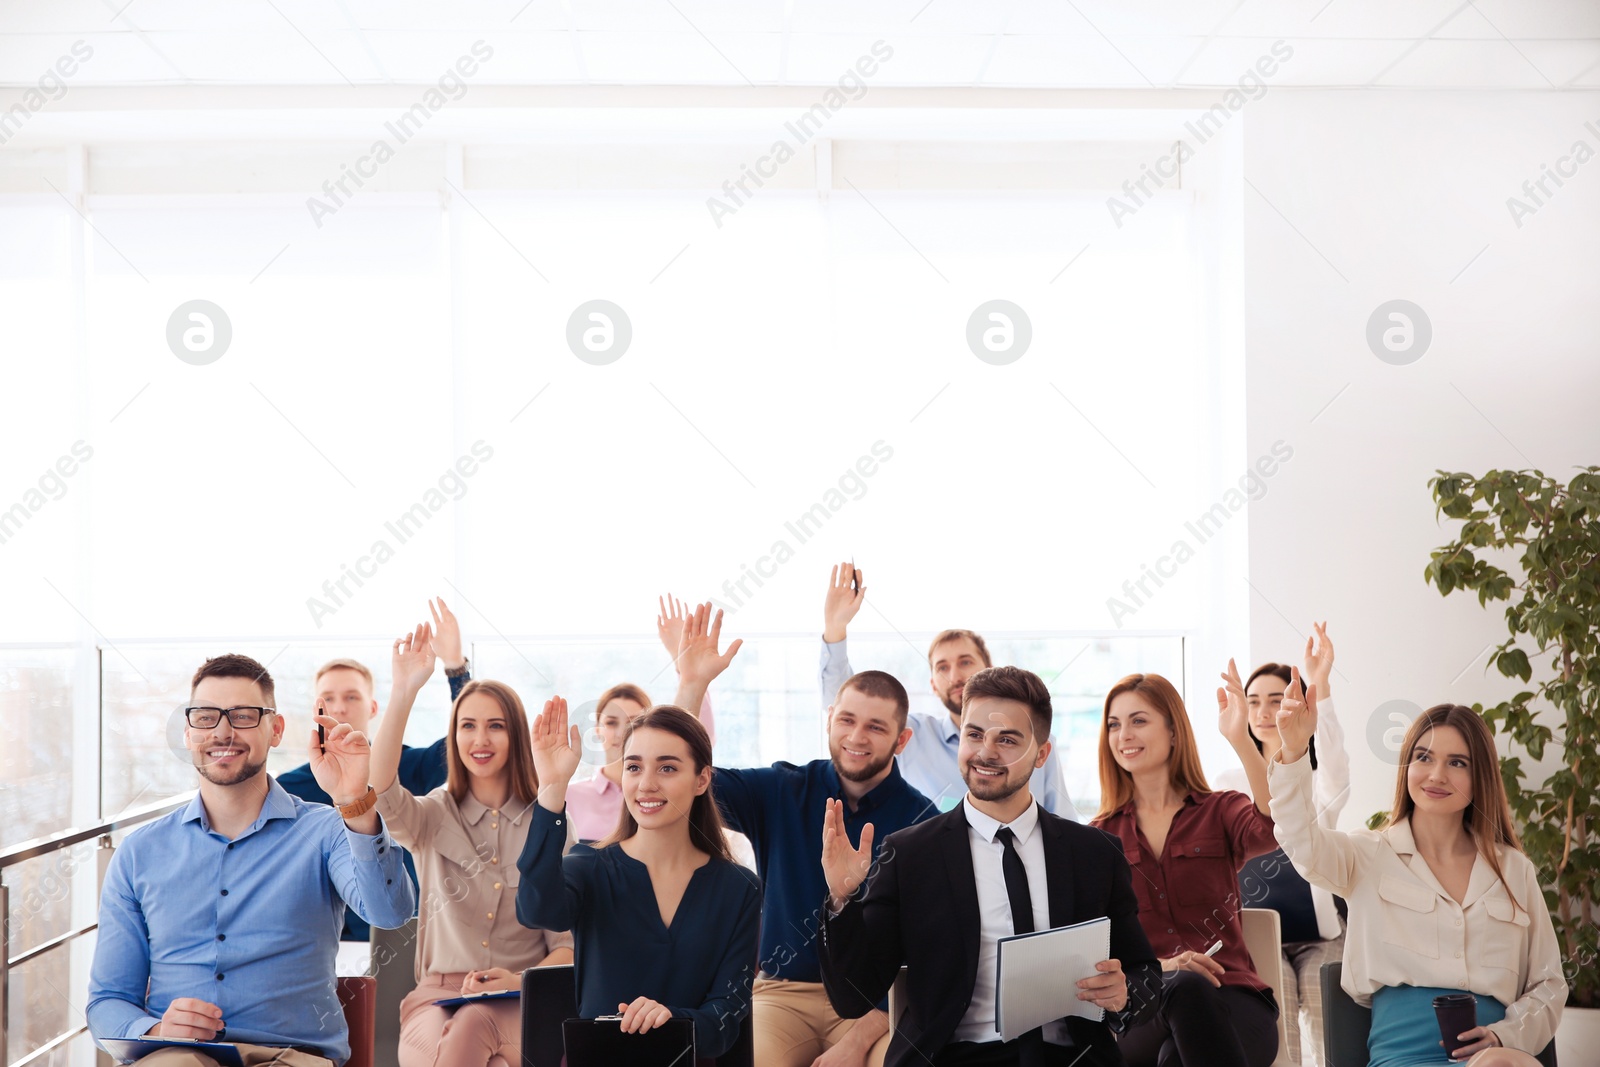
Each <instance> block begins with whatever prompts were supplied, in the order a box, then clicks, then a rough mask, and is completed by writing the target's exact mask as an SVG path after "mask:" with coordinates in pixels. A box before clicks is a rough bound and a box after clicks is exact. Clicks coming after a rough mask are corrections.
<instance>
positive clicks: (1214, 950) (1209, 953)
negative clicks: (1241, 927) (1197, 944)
mask: <svg viewBox="0 0 1600 1067" xmlns="http://www.w3.org/2000/svg"><path fill="white" fill-rule="evenodd" d="M1220 948H1222V939H1221V938H1218V939H1217V943H1216V944H1215V945H1212V946H1211V947H1210V948H1208V949H1206V955H1207V956H1215V955H1216V954H1217V950H1218V949H1220Z"/></svg>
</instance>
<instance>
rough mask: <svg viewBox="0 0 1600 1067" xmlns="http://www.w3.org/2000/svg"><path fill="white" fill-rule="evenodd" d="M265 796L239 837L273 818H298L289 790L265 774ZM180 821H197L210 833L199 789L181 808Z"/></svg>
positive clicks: (209, 821)
mask: <svg viewBox="0 0 1600 1067" xmlns="http://www.w3.org/2000/svg"><path fill="white" fill-rule="evenodd" d="M266 777H267V798H266V799H265V800H264V801H262V802H261V814H259V815H257V816H256V821H255V822H253V823H251V824H250V828H249V829H248V830H246V831H245V832H244V833H242V834H240V835H239V836H240V837H245V836H248V835H249V834H253V833H255V832H256V831H257V830H259V829H261V827H263V826H265V825H266V824H267V823H269V822H271V821H272V820H273V819H298V818H299V817H300V812H299V810H298V809H297V808H296V807H295V804H294V798H293V797H292V796H290V795H289V791H288V790H287V789H285V788H283V786H281V785H279V784H278V779H277V778H275V777H273V776H272V775H270V774H269V775H267V776H266ZM179 821H180V822H197V823H199V824H200V829H202V830H204V831H205V832H206V833H208V834H209V833H211V816H210V815H209V814H208V813H207V812H206V806H205V802H204V801H203V800H201V798H200V791H199V790H198V789H197V790H195V793H194V799H192V800H190V801H189V804H188V806H187V807H185V808H184V809H183V818H182V819H181V820H179Z"/></svg>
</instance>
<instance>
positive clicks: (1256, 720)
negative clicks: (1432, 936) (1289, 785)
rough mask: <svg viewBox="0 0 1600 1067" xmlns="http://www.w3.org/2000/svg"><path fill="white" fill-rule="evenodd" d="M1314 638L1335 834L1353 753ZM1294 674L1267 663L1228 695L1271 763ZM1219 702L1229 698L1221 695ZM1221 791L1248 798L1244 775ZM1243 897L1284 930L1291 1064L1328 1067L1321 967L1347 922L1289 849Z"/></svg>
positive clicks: (1322, 802)
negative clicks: (1274, 916) (1269, 912)
mask: <svg viewBox="0 0 1600 1067" xmlns="http://www.w3.org/2000/svg"><path fill="white" fill-rule="evenodd" d="M1312 628H1313V629H1314V630H1315V631H1316V633H1315V635H1314V636H1312V637H1307V638H1306V648H1305V666H1304V670H1305V677H1306V680H1307V681H1308V682H1310V683H1311V684H1312V685H1314V686H1316V690H1317V734H1316V736H1315V737H1314V738H1312V740H1311V755H1310V759H1311V769H1312V770H1314V771H1316V774H1314V775H1312V778H1311V781H1312V783H1313V790H1312V796H1313V798H1314V799H1315V801H1316V805H1317V822H1318V823H1319V824H1320V825H1322V826H1324V827H1326V828H1327V829H1329V830H1332V829H1335V828H1336V827H1337V826H1338V824H1339V813H1340V812H1341V811H1343V810H1344V805H1345V801H1346V800H1348V799H1349V797H1350V754H1349V753H1348V752H1347V751H1346V750H1345V747H1344V727H1343V726H1342V725H1341V724H1340V722H1339V717H1338V715H1337V714H1335V712H1334V708H1333V700H1332V699H1331V696H1330V692H1331V691H1330V689H1329V681H1330V679H1331V678H1332V675H1333V642H1332V641H1330V640H1328V631H1327V624H1326V623H1312ZM1291 671H1292V668H1291V667H1289V666H1288V665H1287V664H1283V663H1264V664H1262V665H1261V666H1259V667H1257V668H1256V669H1255V670H1253V671H1251V672H1250V677H1249V678H1247V679H1245V681H1244V685H1243V689H1242V690H1240V689H1239V688H1238V685H1237V683H1238V676H1237V675H1234V676H1232V677H1231V678H1230V679H1229V681H1228V688H1230V689H1234V690H1235V692H1234V694H1233V696H1234V697H1235V699H1243V701H1244V702H1245V705H1246V709H1247V712H1248V716H1249V718H1248V721H1249V723H1250V738H1251V740H1252V741H1254V742H1255V745H1256V750H1257V751H1258V752H1260V753H1261V755H1262V756H1263V757H1264V758H1266V760H1267V761H1268V762H1269V764H1270V762H1271V760H1272V758H1273V757H1274V756H1276V755H1277V754H1278V750H1279V749H1280V748H1282V747H1283V742H1282V741H1281V740H1280V739H1279V737H1278V709H1279V708H1280V707H1281V706H1282V704H1283V695H1284V693H1285V692H1286V691H1287V690H1288V688H1289V681H1290V676H1291ZM1218 696H1219V699H1221V698H1225V696H1226V694H1224V693H1219V694H1218ZM1215 781H1216V784H1217V788H1218V789H1237V790H1239V791H1240V792H1248V791H1249V788H1250V785H1249V781H1248V779H1247V778H1246V777H1245V773H1244V771H1243V770H1241V769H1238V768H1234V769H1231V770H1226V771H1223V772H1222V773H1221V774H1220V775H1218V776H1217V777H1216V779H1215ZM1239 893H1240V897H1241V899H1242V901H1243V904H1244V906H1245V907H1247V908H1272V909H1274V910H1275V911H1277V912H1278V913H1279V916H1280V918H1281V922H1282V926H1283V979H1284V981H1283V986H1284V988H1283V994H1284V996H1283V1004H1282V1010H1283V1013H1284V1017H1285V1018H1286V1019H1287V1020H1288V1023H1289V1025H1288V1027H1287V1031H1288V1037H1289V1060H1290V1062H1292V1063H1298V1064H1302V1065H1303V1067H1317V1065H1318V1064H1320V1063H1321V1062H1322V1042H1323V1034H1322V985H1321V983H1322V965H1323V964H1324V963H1326V962H1329V961H1332V960H1337V959H1338V958H1339V955H1340V953H1341V952H1342V951H1343V948H1344V923H1343V920H1342V919H1341V918H1340V917H1339V912H1338V909H1337V907H1336V906H1335V905H1334V901H1333V894H1332V893H1329V892H1328V891H1327V890H1326V889H1322V888H1321V887H1319V886H1313V885H1308V884H1307V883H1306V881H1305V879H1303V878H1301V877H1300V875H1299V874H1298V873H1297V872H1296V871H1295V869H1294V868H1293V867H1292V866H1290V864H1289V862H1288V860H1287V859H1286V858H1285V856H1284V853H1283V850H1282V849H1279V850H1278V851H1275V852H1273V853H1271V854H1269V855H1266V856H1258V857H1256V858H1255V859H1253V860H1251V861H1250V862H1249V863H1247V864H1246V865H1245V866H1244V867H1243V868H1242V869H1241V870H1240V872H1239Z"/></svg>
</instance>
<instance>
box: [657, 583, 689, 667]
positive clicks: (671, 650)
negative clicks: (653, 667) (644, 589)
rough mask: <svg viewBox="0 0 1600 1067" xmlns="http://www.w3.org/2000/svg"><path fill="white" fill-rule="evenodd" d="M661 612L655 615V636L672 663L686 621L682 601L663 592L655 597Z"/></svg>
mask: <svg viewBox="0 0 1600 1067" xmlns="http://www.w3.org/2000/svg"><path fill="white" fill-rule="evenodd" d="M656 603H657V604H659V605H660V606H661V612H660V614H658V615H657V616H656V636H657V637H659V638H661V645H662V647H663V648H665V649H666V650H667V655H669V656H671V657H672V660H673V662H674V663H676V662H677V660H678V644H679V642H680V641H681V640H682V639H683V624H684V623H685V622H687V621H688V614H686V613H685V611H684V603H683V601H681V600H679V599H678V598H677V597H675V596H668V595H666V594H663V595H661V596H658V597H656Z"/></svg>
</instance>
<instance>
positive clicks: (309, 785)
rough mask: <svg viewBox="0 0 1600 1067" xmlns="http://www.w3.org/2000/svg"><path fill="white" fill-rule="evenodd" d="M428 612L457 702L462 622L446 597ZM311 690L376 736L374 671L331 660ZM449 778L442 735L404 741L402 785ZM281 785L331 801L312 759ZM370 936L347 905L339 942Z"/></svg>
mask: <svg viewBox="0 0 1600 1067" xmlns="http://www.w3.org/2000/svg"><path fill="white" fill-rule="evenodd" d="M428 610H429V611H430V612H432V613H433V623H434V631H435V632H434V638H433V647H434V651H435V653H436V654H437V655H438V657H439V660H440V661H441V662H442V663H443V664H444V668H445V671H444V674H445V677H446V678H447V679H449V682H450V700H451V702H452V703H454V702H455V699H456V695H457V694H458V693H460V692H461V687H462V686H464V685H466V684H467V682H469V681H471V679H472V675H471V674H470V673H469V672H468V670H467V658H466V657H465V656H463V655H462V654H461V624H460V623H459V622H457V621H456V617H455V613H454V612H452V611H451V610H450V608H449V607H448V606H447V605H446V604H445V602H444V601H443V600H442V599H441V600H438V601H437V602H435V601H429V602H428ZM312 688H313V689H314V690H315V691H316V694H317V706H318V707H320V708H322V713H323V714H324V715H327V716H329V717H330V718H333V719H337V720H338V721H339V722H342V723H343V722H347V723H349V724H350V728H351V729H353V730H359V731H360V732H361V733H362V734H363V735H364V736H367V737H370V736H372V730H371V726H372V722H373V720H375V719H376V718H377V717H378V701H377V698H375V697H374V696H373V695H372V691H373V682H372V671H370V670H369V669H367V667H366V665H365V664H363V663H360V662H359V661H357V660H353V659H332V660H329V661H328V662H327V663H324V664H323V665H322V666H320V667H318V668H317V675H316V678H315V679H314V681H313V685H312ZM445 777H446V768H445V739H444V738H442V737H441V738H439V740H437V741H435V742H434V743H433V744H431V745H428V746H427V747H426V748H412V747H411V746H410V745H406V746H404V747H403V748H402V749H401V752H400V783H401V784H402V785H404V786H405V787H406V788H407V789H409V790H410V791H411V793H412V795H414V796H419V797H420V796H425V795H426V794H428V793H431V792H433V790H435V789H437V788H438V787H439V786H441V785H444V782H445ZM278 784H279V785H281V786H283V788H284V789H286V790H288V792H289V793H290V794H292V795H293V796H297V797H299V798H300V799H301V800H304V801H308V802H310V803H312V804H331V803H332V802H333V801H332V800H331V798H329V796H328V794H327V793H326V792H325V791H324V790H323V788H322V787H321V786H320V785H318V784H317V780H316V777H315V776H314V775H312V773H311V764H309V763H302V764H301V765H300V766H298V767H296V768H294V769H293V770H291V771H286V772H285V773H283V774H280V775H279V776H278ZM401 856H402V858H403V859H404V860H405V864H406V874H408V875H409V876H410V877H411V885H412V888H413V889H415V887H416V884H417V869H416V866H415V865H414V864H413V863H412V862H411V853H409V852H404V851H402V852H401ZM371 939H372V933H371V928H370V927H368V925H367V923H366V920H364V919H362V918H361V916H359V915H357V914H356V913H355V909H353V908H347V909H346V910H345V915H344V931H343V932H342V933H341V934H340V935H339V940H341V941H370V940H371Z"/></svg>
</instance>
